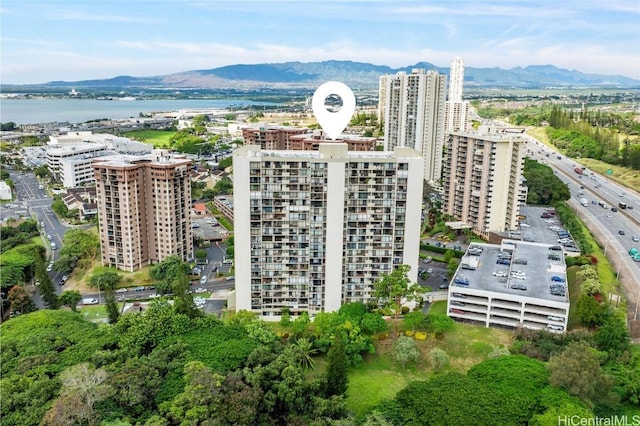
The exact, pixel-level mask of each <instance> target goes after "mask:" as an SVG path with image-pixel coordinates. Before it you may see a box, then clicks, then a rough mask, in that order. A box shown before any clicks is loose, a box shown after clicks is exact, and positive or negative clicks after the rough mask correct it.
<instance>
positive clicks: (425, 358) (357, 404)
mask: <svg viewBox="0 0 640 426" xmlns="http://www.w3.org/2000/svg"><path fill="white" fill-rule="evenodd" d="M431 309H432V310H433V311H434V312H438V313H440V312H441V311H442V313H443V312H444V310H445V309H446V302H436V303H434V305H433V307H432V308H431ZM512 336H513V332H512V331H509V330H500V329H494V328H486V327H479V326H472V325H468V324H461V323H455V324H454V327H453V329H452V330H451V331H448V332H447V333H445V335H444V337H443V338H442V339H441V340H436V339H433V338H432V336H431V335H430V336H429V338H428V339H427V340H425V341H416V343H417V345H418V348H419V350H420V358H419V360H418V361H417V362H416V363H411V364H407V366H406V367H405V368H402V366H401V365H399V364H397V363H396V362H394V360H393V343H394V342H395V339H386V340H379V341H376V342H375V345H376V353H375V354H374V355H373V356H370V357H368V358H367V359H365V361H364V362H363V363H362V364H361V365H359V366H358V367H355V368H353V369H351V370H350V371H349V390H348V395H347V405H348V407H349V409H351V410H353V412H354V413H356V415H358V416H361V415H363V414H365V413H367V412H368V411H369V410H371V408H373V407H374V406H375V405H377V404H379V403H380V402H382V401H384V400H386V399H391V398H393V397H394V396H395V394H396V393H398V391H400V390H401V389H403V388H404V387H405V386H407V384H409V383H410V382H411V381H416V380H427V379H428V378H429V377H431V376H432V375H433V374H440V373H438V372H434V371H433V370H432V368H431V366H430V363H429V352H430V351H431V350H432V349H434V348H439V349H442V350H444V351H446V352H447V354H448V355H449V358H450V362H449V366H448V367H446V368H445V369H444V370H443V372H447V371H458V372H461V373H464V372H466V371H467V370H468V369H469V368H470V367H472V366H473V365H475V364H477V363H479V362H482V361H484V360H485V359H486V358H487V355H488V354H489V353H490V352H491V351H492V350H493V349H494V348H496V347H508V346H509V345H511V340H512Z"/></svg>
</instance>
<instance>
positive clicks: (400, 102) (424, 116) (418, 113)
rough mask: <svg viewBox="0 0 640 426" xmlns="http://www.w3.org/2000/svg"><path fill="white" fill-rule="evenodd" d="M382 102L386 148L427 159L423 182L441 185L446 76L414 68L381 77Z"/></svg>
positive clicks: (380, 91)
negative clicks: (401, 149)
mask: <svg viewBox="0 0 640 426" xmlns="http://www.w3.org/2000/svg"><path fill="white" fill-rule="evenodd" d="M379 94H380V95H381V96H383V97H381V98H380V99H379V102H380V103H382V104H383V105H384V112H383V115H384V128H385V131H384V139H385V141H384V144H385V145H384V146H385V150H387V151H391V150H393V149H394V148H395V147H398V146H404V147H409V148H413V149H415V150H416V151H418V152H420V153H421V154H422V156H423V158H424V171H423V176H424V179H425V180H426V181H427V182H428V183H429V184H430V185H433V186H436V187H439V186H440V178H441V175H442V150H443V145H444V140H445V132H444V114H445V96H446V76H444V75H440V74H438V73H437V72H435V71H425V70H423V69H414V70H413V71H412V72H411V74H407V73H404V72H399V73H398V74H396V75H386V76H382V77H381V78H380V88H379Z"/></svg>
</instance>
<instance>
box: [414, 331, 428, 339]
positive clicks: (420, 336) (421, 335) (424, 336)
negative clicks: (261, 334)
mask: <svg viewBox="0 0 640 426" xmlns="http://www.w3.org/2000/svg"><path fill="white" fill-rule="evenodd" d="M413 337H414V338H415V339H416V340H427V333H425V332H423V331H416V334H415V335H414V336H413Z"/></svg>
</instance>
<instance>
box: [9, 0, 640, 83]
mask: <svg viewBox="0 0 640 426" xmlns="http://www.w3.org/2000/svg"><path fill="white" fill-rule="evenodd" d="M0 37H1V38H0V61H1V62H0V82H2V83H3V84H36V83H45V82H49V81H55V80H65V81H76V80H89V79H103V78H111V77H115V76H120V75H130V76H136V77H144V76H159V75H166V74H172V73H177V72H182V71H190V70H199V69H212V68H217V67H220V66H225V65H234V64H257V63H278V62H286V61H300V62H315V61H323V60H332V59H335V60H352V61H357V62H369V63H372V64H376V65H388V66H391V67H401V66H402V67H404V66H410V65H413V64H416V63H418V62H422V61H424V62H430V63H432V64H434V65H436V66H441V67H448V66H449V64H450V62H451V60H452V59H453V58H454V57H456V56H460V57H462V58H463V59H464V62H465V66H470V67H478V68H485V67H487V68H488V67H500V68H505V69H510V68H513V67H518V66H520V67H525V66H527V65H547V64H550V65H555V66H557V67H560V68H566V69H575V70H578V71H581V72H584V73H595V74H609V75H624V76H627V77H632V78H636V79H640V0H531V1H529V0H477V1H475V0H407V1H403V0H378V1H376V0H366V1H365V0H321V1H320V0H289V1H279V0H252V1H250V0H41V1H37V0H2V2H1V5H0Z"/></svg>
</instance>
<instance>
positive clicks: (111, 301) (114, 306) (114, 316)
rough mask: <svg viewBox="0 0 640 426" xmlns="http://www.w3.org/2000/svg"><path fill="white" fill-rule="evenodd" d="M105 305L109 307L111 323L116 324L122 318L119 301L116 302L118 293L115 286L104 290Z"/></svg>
mask: <svg viewBox="0 0 640 426" xmlns="http://www.w3.org/2000/svg"><path fill="white" fill-rule="evenodd" d="M104 301H105V307H106V309H107V317H108V318H109V324H115V323H117V322H118V318H120V309H118V303H117V302H116V294H115V291H114V290H113V288H107V289H105V291H104Z"/></svg>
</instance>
